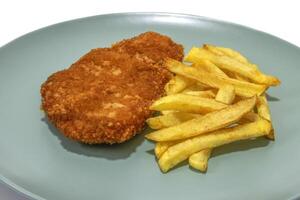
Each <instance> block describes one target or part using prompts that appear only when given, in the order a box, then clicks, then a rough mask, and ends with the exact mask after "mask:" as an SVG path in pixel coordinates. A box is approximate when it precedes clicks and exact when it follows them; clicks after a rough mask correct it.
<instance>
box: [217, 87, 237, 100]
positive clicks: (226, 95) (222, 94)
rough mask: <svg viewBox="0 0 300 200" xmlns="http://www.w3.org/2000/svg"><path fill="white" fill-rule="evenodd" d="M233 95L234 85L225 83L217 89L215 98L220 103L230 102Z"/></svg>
mask: <svg viewBox="0 0 300 200" xmlns="http://www.w3.org/2000/svg"><path fill="white" fill-rule="evenodd" d="M234 97H235V91H234V87H233V86H232V85H225V86H223V87H221V88H220V89H219V91H218V93H217V96H216V100H217V101H219V102H221V103H225V104H231V103H232V102H233V100H234Z"/></svg>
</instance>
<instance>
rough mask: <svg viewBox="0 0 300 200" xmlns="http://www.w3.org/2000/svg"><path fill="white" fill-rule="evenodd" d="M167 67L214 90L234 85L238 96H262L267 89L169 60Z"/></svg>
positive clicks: (263, 86)
mask: <svg viewBox="0 0 300 200" xmlns="http://www.w3.org/2000/svg"><path fill="white" fill-rule="evenodd" d="M166 65H167V67H168V69H169V70H170V71H171V72H173V73H175V74H179V75H182V76H186V77H188V78H191V79H194V80H197V81H199V82H201V83H203V84H205V85H209V86H211V87H212V88H217V89H220V88H221V87H223V86H224V85H232V86H234V89H235V92H236V94H237V95H240V96H243V97H252V96H254V95H260V94H262V93H263V92H264V91H265V90H266V88H267V86H265V85H258V84H254V83H248V82H244V81H239V80H236V79H232V78H225V77H220V76H217V75H214V74H210V73H205V72H203V71H199V70H198V69H195V68H193V67H189V66H186V65H185V64H183V63H181V62H179V61H176V60H173V59H167V60H166Z"/></svg>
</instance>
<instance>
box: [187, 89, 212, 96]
mask: <svg viewBox="0 0 300 200" xmlns="http://www.w3.org/2000/svg"><path fill="white" fill-rule="evenodd" d="M182 93H183V94H188V95H193V96H197V97H203V98H215V97H216V94H215V93H214V91H213V90H203V91H183V92H182Z"/></svg>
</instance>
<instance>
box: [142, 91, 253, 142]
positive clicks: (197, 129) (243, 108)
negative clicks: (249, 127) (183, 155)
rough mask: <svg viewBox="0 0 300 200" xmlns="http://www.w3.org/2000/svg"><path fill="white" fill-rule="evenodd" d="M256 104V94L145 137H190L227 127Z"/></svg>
mask: <svg viewBox="0 0 300 200" xmlns="http://www.w3.org/2000/svg"><path fill="white" fill-rule="evenodd" d="M255 104H256V96H254V97H252V98H249V99H246V100H244V101H240V102H238V103H236V104H233V105H229V106H228V107H227V108H224V109H222V110H219V111H215V112H212V113H208V114H206V115H204V116H202V117H199V118H195V119H191V120H188V121H186V122H184V123H181V124H179V125H176V126H172V127H169V128H165V129H161V130H158V131H154V132H152V133H150V134H148V135H146V136H145V137H146V138H147V139H149V140H154V141H159V142H163V141H173V140H180V139H184V138H189V137H193V136H197V135H201V134H204V133H208V132H211V131H215V130H217V129H220V128H224V127H227V126H229V125H231V124H233V123H235V122H237V121H239V120H240V119H241V117H242V116H243V115H245V114H246V113H248V112H250V111H251V110H252V109H253V107H254V106H255Z"/></svg>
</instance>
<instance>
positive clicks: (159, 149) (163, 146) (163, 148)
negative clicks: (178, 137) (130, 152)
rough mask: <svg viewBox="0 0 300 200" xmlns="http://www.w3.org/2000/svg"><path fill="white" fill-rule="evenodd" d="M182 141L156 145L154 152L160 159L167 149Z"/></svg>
mask: <svg viewBox="0 0 300 200" xmlns="http://www.w3.org/2000/svg"><path fill="white" fill-rule="evenodd" d="M179 142H180V141H167V142H158V143H156V144H155V148H154V152H155V155H156V157H157V158H160V157H161V156H162V155H163V153H164V152H165V151H167V149H168V148H169V147H171V146H173V145H175V144H177V143H179Z"/></svg>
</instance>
